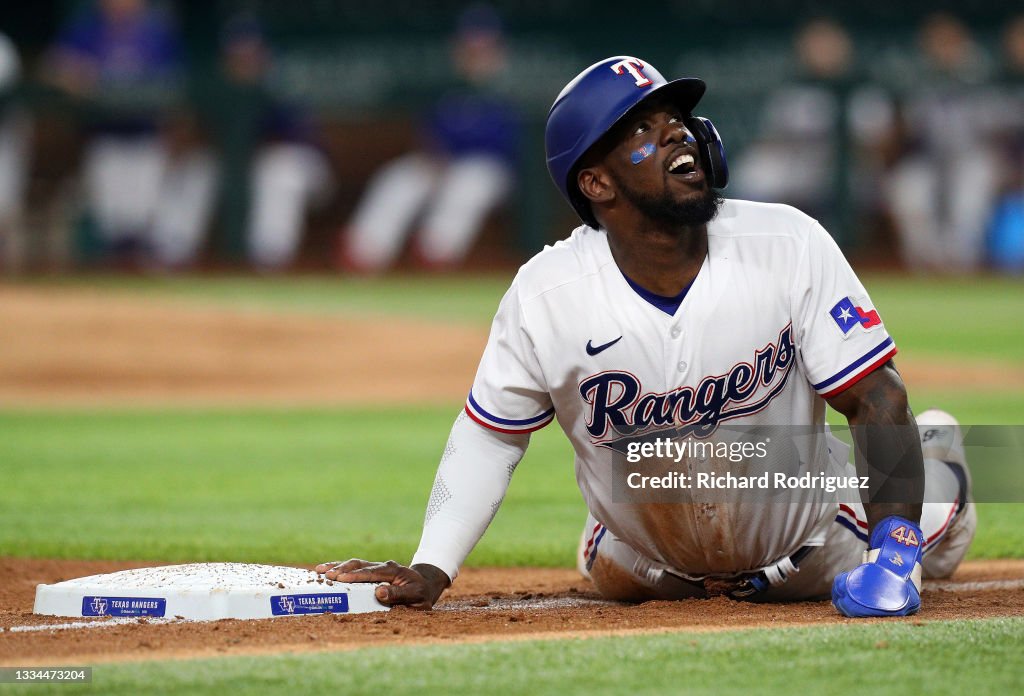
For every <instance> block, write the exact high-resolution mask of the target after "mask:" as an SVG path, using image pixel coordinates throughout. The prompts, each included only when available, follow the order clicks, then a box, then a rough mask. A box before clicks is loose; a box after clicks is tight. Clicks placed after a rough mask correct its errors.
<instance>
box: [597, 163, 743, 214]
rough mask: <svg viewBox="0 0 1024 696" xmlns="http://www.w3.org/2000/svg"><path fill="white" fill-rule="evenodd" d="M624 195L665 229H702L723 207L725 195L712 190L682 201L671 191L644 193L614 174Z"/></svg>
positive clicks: (613, 176)
mask: <svg viewBox="0 0 1024 696" xmlns="http://www.w3.org/2000/svg"><path fill="white" fill-rule="evenodd" d="M612 178H613V179H615V183H616V185H617V186H618V188H619V191H620V192H621V193H622V195H623V196H624V197H625V198H626V200H628V201H629V202H630V203H632V204H633V207H635V208H636V209H637V210H639V211H640V212H641V213H643V214H644V215H645V216H646V217H648V218H649V219H650V220H651V221H652V222H654V223H656V224H658V225H659V226H664V227H675V226H680V227H700V226H702V225H706V224H707V223H709V222H711V221H712V220H714V219H715V216H716V215H718V209H719V208H720V207H721V206H722V203H723V201H724V200H725V199H724V198H722V194H720V193H719V192H718V191H717V190H715V189H713V188H709V189H707V190H706V191H702V192H701V193H700V194H699V195H696V196H689V197H687V198H685V199H683V200H679V199H677V198H674V197H673V196H672V193H671V192H670V191H669V190H667V189H666V190H663V191H662V192H661V193H660V194H646V193H641V192H640V191H637V190H635V189H633V188H631V187H630V186H629V184H627V183H626V182H625V181H622V180H620V179H619V177H617V176H615V174H614V173H613V174H612Z"/></svg>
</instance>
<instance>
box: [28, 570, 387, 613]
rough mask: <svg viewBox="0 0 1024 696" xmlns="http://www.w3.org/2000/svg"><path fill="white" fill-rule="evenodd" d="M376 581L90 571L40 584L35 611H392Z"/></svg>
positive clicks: (272, 573)
mask: <svg viewBox="0 0 1024 696" xmlns="http://www.w3.org/2000/svg"><path fill="white" fill-rule="evenodd" d="M376 587H377V585H376V584H372V583H358V584H347V583H340V582H331V581H329V580H325V579H324V578H323V577H322V576H319V575H317V574H316V573H314V572H313V571H311V570H304V569H302V568H291V567H288V566H270V565H255V564H252V563H189V564H186V565H172V566H160V567H157V568H137V569H134V570H122V571H120V572H117V573H106V574H104V575H90V576H88V577H84V578H76V579H75V580H65V581H64V582H58V583H56V584H53V585H37V586H36V603H35V608H34V611H35V613H36V614H44V615H46V616H68V617H96V616H114V617H155V618H160V617H163V618H175V619H191V620H193V621H213V620H215V619H269V618H272V617H275V616H297V615H301V614H325V613H327V612H330V613H332V614H361V613H364V612H370V611H387V610H388V607H386V606H384V605H383V604H381V603H380V602H378V601H377V599H376V597H374V596H373V590H374V588H376Z"/></svg>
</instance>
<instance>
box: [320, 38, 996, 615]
mask: <svg viewBox="0 0 1024 696" xmlns="http://www.w3.org/2000/svg"><path fill="white" fill-rule="evenodd" d="M704 89H705V85H704V83H703V82H702V81H701V80H698V79H694V78H683V79H678V80H674V81H671V82H668V81H666V80H665V79H664V78H663V77H662V76H661V74H660V73H659V72H658V71H657V70H655V69H654V68H653V67H652V66H651V65H650V64H649V63H647V62H646V61H643V60H640V59H638V58H635V57H630V56H615V57H612V58H608V59H606V60H603V61H600V62H598V63H595V64H594V65H592V66H590V67H589V68H587V69H586V70H584V71H583V72H582V73H581V74H580V75H578V76H577V77H576V78H575V79H573V80H572V81H571V82H570V83H569V84H568V85H567V86H566V87H565V88H564V89H563V90H562V92H561V94H560V95H559V96H558V98H557V99H556V100H555V103H554V105H553V106H552V108H551V111H550V113H549V115H548V120H547V126H546V133H545V136H546V146H547V162H548V169H549V171H550V173H551V175H552V177H553V178H554V181H555V184H556V185H557V187H558V189H559V191H561V193H562V195H563V196H564V197H565V198H566V200H567V201H568V202H569V204H570V205H571V206H572V207H573V209H574V210H575V211H576V212H577V213H578V214H579V216H580V218H581V219H582V221H583V223H584V224H583V225H582V226H580V227H578V228H577V229H576V230H574V231H573V233H572V235H571V236H570V237H569V238H568V239H565V240H563V241H561V242H558V243H557V244H555V245H554V246H552V247H548V248H545V249H544V250H543V251H542V252H540V253H539V254H537V256H535V257H534V258H533V259H532V260H530V261H529V262H528V263H527V264H526V265H524V266H523V267H522V268H521V269H520V271H519V273H518V275H517V276H516V278H515V280H514V281H513V283H512V286H511V288H509V290H508V292H507V293H506V294H505V297H504V298H503V299H502V301H501V304H500V306H499V308H498V312H497V315H496V317H495V319H494V323H493V326H492V328H491V334H490V340H489V342H488V344H487V347H486V349H485V350H484V354H483V357H482V359H481V362H480V366H479V368H478V371H477V374H476V379H475V381H474V383H473V386H472V389H471V391H470V393H469V397H468V399H467V402H466V406H465V410H464V412H463V413H461V414H460V415H459V417H458V418H457V419H456V421H455V424H454V426H453V428H452V432H451V436H450V439H449V441H448V444H447V446H446V447H445V450H444V454H443V456H442V458H441V463H440V466H439V468H438V472H437V476H436V479H435V482H434V487H433V491H432V493H431V496H430V500H429V503H428V505H427V511H426V519H425V522H424V529H423V536H422V539H421V541H420V545H419V549H418V550H417V552H416V554H415V556H414V557H413V559H412V564H411V566H410V567H406V566H402V565H399V564H397V563H395V562H394V561H389V562H387V563H372V562H367V561H362V560H358V559H352V560H349V561H345V562H333V563H324V564H322V565H320V566H318V567H317V571H318V572H321V573H326V575H327V577H328V578H330V579H335V580H339V581H343V582H359V581H367V582H383V583H385V584H383V585H381V586H380V587H379V588H378V589H377V591H376V592H377V596H378V598H379V599H380V600H381V601H382V602H384V603H386V604H404V605H409V606H413V607H419V608H429V607H431V606H432V605H433V604H434V602H436V601H437V599H438V597H439V596H440V595H441V593H442V592H443V591H444V589H445V588H446V587H448V586H449V585H450V583H451V582H452V581H453V580H454V579H455V577H456V575H457V573H458V570H459V566H460V565H461V564H462V562H463V561H464V560H465V558H466V556H467V555H468V554H469V552H470V550H471V549H472V548H473V546H474V545H475V544H476V543H477V541H478V540H479V539H480V537H481V536H482V535H483V533H484V530H485V529H486V527H487V525H488V524H489V523H490V521H491V519H492V518H493V516H494V514H495V512H496V511H497V509H498V506H499V505H500V504H501V501H502V498H503V496H504V494H505V491H506V488H507V486H508V483H509V481H510V479H511V477H512V475H513V473H514V472H515V469H516V466H517V464H518V463H519V461H520V459H521V458H522V456H523V454H524V452H525V450H526V447H527V444H528V442H529V438H530V433H531V432H533V431H534V430H537V429H539V428H542V427H544V426H545V425H547V424H548V423H550V422H551V421H553V420H557V421H558V424H559V426H560V427H561V428H562V430H563V432H565V434H566V436H567V437H568V438H569V440H570V441H571V442H572V445H573V449H574V450H575V469H576V478H577V482H578V484H579V487H580V491H581V492H582V494H583V498H584V500H585V501H586V504H587V508H588V510H589V516H588V519H587V522H586V525H585V528H584V534H583V542H582V544H581V547H580V564H581V567H582V570H583V571H584V572H585V574H587V575H588V576H589V577H590V578H591V580H592V581H593V582H594V585H595V586H596V588H597V589H598V590H599V591H600V592H601V593H602V594H603V595H604V596H606V597H609V598H612V599H619V600H627V601H644V600H647V599H656V598H657V599H681V598H688V597H705V596H708V595H713V594H726V595H729V596H731V597H734V598H738V599H747V600H755V601H779V600H795V599H815V598H824V597H828V596H830V595H831V597H832V601H833V603H834V604H835V606H836V608H837V609H838V610H839V611H840V612H841V613H843V614H845V615H847V616H889V615H907V614H912V613H914V612H916V611H917V610H918V608H919V607H920V590H921V578H922V576H946V575H948V574H950V573H951V572H952V571H953V570H954V569H955V567H956V565H957V564H958V563H959V561H960V560H961V559H962V557H963V555H964V553H965V552H966V550H967V547H968V545H969V544H970V541H971V538H972V537H973V533H974V528H975V524H976V522H975V520H976V518H975V512H974V507H973V503H972V502H970V498H969V496H970V492H969V478H968V473H967V466H966V461H965V459H964V452H963V446H962V438H961V435H960V431H959V427H958V425H957V423H956V421H955V420H954V419H953V418H952V417H951V416H949V415H948V414H946V413H944V412H941V411H928V412H925V413H923V414H921V415H920V416H919V417H918V419H917V422H915V419H914V416H913V414H912V413H911V412H910V409H909V407H908V405H907V395H906V391H905V389H904V386H903V383H902V381H901V379H900V376H899V374H898V373H897V371H896V369H895V367H894V365H893V362H892V359H893V356H894V355H895V354H896V346H895V344H894V342H893V339H892V337H890V336H889V333H888V332H887V330H886V328H885V325H884V324H883V323H882V319H881V317H880V316H879V314H878V312H877V310H875V309H874V308H873V305H872V303H871V300H870V299H869V297H868V295H867V293H866V292H865V290H864V288H863V286H862V285H861V283H860V282H859V280H858V279H857V277H856V275H855V274H854V273H853V271H852V269H851V268H850V266H849V264H848V263H847V262H846V260H845V259H844V258H843V255H842V253H841V252H840V251H839V249H838V247H837V246H836V245H835V243H834V242H833V241H832V239H831V238H830V237H829V235H828V234H827V233H826V231H825V230H824V229H822V227H821V226H820V225H819V224H818V223H817V222H815V221H814V220H813V219H811V218H809V217H807V216H805V215H803V214H802V213H800V212H799V211H797V210H795V209H793V208H790V207H788V206H783V205H773V204H763V203H752V202H747V201H739V200H723V199H722V198H721V196H720V195H719V193H718V191H717V189H720V188H722V187H724V186H725V185H726V183H727V181H728V169H727V165H726V159H725V150H724V147H723V145H722V141H721V139H720V138H719V136H718V133H717V131H716V130H715V128H714V126H713V125H712V123H711V122H710V121H708V120H707V119H704V118H701V117H698V116H694V115H693V114H692V112H693V109H694V107H695V106H696V105H697V103H698V101H699V100H700V98H701V96H702V95H703V93H704ZM826 404H828V405H830V406H831V407H832V408H834V409H835V410H836V411H838V412H840V413H842V414H843V415H844V416H846V418H847V419H848V421H849V423H850V425H851V426H852V427H853V433H854V441H855V444H856V454H857V457H856V465H854V464H851V463H848V462H847V457H848V448H847V447H846V446H845V445H843V444H842V443H841V442H840V441H839V440H837V439H836V438H835V437H833V436H832V435H831V434H830V433H829V432H828V430H827V428H826V425H825V406H826ZM919 425H920V426H922V428H923V429H924V433H923V434H921V432H920V430H919V427H918V426H919ZM780 426H783V427H782V428H781V430H782V431H785V430H786V429H787V428H788V429H789V430H790V431H792V432H793V433H794V434H793V435H792V437H790V438H788V439H787V438H785V437H783V438H779V439H781V440H783V441H784V442H782V443H779V442H778V441H776V442H775V443H774V444H773V443H771V442H767V440H769V439H770V438H764V439H762V440H761V441H759V442H756V443H755V442H754V441H753V439H752V438H755V436H756V434H757V433H758V432H762V431H764V432H767V431H768V430H765V429H769V430H770V431H771V432H779V428H780ZM794 426H797V427H794ZM772 428H774V429H775V430H771V429H772ZM797 431H799V435H798V434H797ZM737 432H739V433H740V434H741V435H740V436H739V437H740V439H743V438H746V441H745V442H740V441H738V440H737V439H736V438H737V435H736V433H737ZM700 443H704V444H707V445H711V446H712V449H711V452H710V455H709V454H708V452H707V450H704V451H703V453H702V454H700V455H695V454H694V450H695V449H696V445H697V444H700ZM734 445H740V448H739V449H736V450H734V449H732V447H733V446H734ZM922 445H923V449H922ZM720 446H725V448H726V449H725V450H721V449H718V448H719V447H720ZM747 446H750V449H748V448H747ZM688 447H689V448H691V449H686V448H688ZM666 451H667V454H666ZM733 455H736V456H733ZM645 456H646V457H647V458H646V459H645V458H644V457H645ZM765 462H768V464H767V469H766V468H765V466H766V464H765ZM793 465H795V466H796V470H797V471H799V472H804V476H802V477H798V476H793V477H789V476H787V475H786V473H785V472H791V471H794V469H793V468H792V466H793ZM773 468H775V469H779V470H781V471H782V479H783V481H782V483H781V484H778V483H776V484H775V485H770V486H768V487H767V489H765V488H763V487H762V490H760V491H758V492H757V493H758V494H757V495H755V494H754V493H755V492H754V491H746V490H730V491H728V493H729V495H717V493H719V491H716V490H712V491H699V490H696V489H697V488H699V486H697V485H696V484H695V483H694V482H695V481H697V480H698V479H700V477H701V476H702V475H703V476H704V477H705V478H704V480H705V482H707V481H708V480H710V481H712V482H722V483H721V486H722V487H724V488H726V489H728V488H730V481H732V482H733V484H735V485H736V486H738V487H739V488H741V489H742V488H743V487H744V485H743V482H746V484H747V485H748V486H749V487H751V488H754V487H755V486H756V484H757V482H759V481H761V480H762V478H763V476H762V475H767V474H773V472H772V471H770V470H771V469H773ZM827 471H840V472H846V473H848V474H850V476H849V477H848V478H849V479H850V480H856V481H857V484H856V485H855V486H853V488H856V490H852V491H851V490H846V491H845V493H846V494H847V495H845V496H844V493H843V492H842V491H839V490H838V489H836V488H835V487H832V486H826V485H824V483H823V482H824V480H825V477H824V473H823V472H827ZM864 472H867V473H868V476H867V477H863V478H862V477H860V476H855V475H854V474H862V473H864ZM819 474H820V475H819ZM837 478H840V477H837ZM865 480H866V483H867V488H862V486H863V485H864V484H865ZM652 481H657V482H658V484H660V485H661V486H662V489H661V490H658V491H652V490H650V488H653V486H654V485H655V484H654V483H652ZM771 481H773V482H774V481H775V478H774V475H773V476H772V477H771ZM737 482H738V483H737ZM801 482H802V483H801ZM819 483H820V484H821V485H818V484H819ZM676 484H678V485H676ZM666 489H669V490H666ZM655 493H656V495H650V497H647V498H645V497H644V495H645V494H655ZM851 495H852V498H851V497H850V496H851ZM862 498H863V499H864V502H863V503H862V502H861V499H862Z"/></svg>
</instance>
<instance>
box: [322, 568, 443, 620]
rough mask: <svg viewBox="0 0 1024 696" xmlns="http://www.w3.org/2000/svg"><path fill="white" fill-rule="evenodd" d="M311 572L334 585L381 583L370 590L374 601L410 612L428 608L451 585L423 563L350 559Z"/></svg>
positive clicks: (437, 569)
mask: <svg viewBox="0 0 1024 696" xmlns="http://www.w3.org/2000/svg"><path fill="white" fill-rule="evenodd" d="M315 570H316V572H317V573H320V574H321V575H324V576H326V577H327V579H328V580H334V581H336V582H382V583H385V584H383V585H381V586H380V587H378V588H377V589H376V590H374V596H375V597H376V598H377V601H378V602H380V603H381V604H385V605H387V606H396V605H404V606H407V607H412V608H413V609H430V608H431V607H433V606H434V602H436V601H437V600H438V598H439V597H440V596H441V593H442V592H444V591H445V589H447V587H448V586H449V585H450V584H451V580H450V579H449V577H448V575H447V573H445V572H444V571H443V570H441V569H440V568H436V567H434V566H432V565H427V564H417V565H415V566H413V567H411V568H409V567H406V566H404V565H400V564H398V563H395V562H394V561H387V562H384V563H381V562H378V561H364V560H361V559H358V558H351V559H349V560H347V561H330V562H328V563H321V564H320V565H318V566H317V567H316V569H315Z"/></svg>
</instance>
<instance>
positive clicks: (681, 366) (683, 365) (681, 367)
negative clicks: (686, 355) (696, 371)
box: [676, 360, 686, 372]
mask: <svg viewBox="0 0 1024 696" xmlns="http://www.w3.org/2000/svg"><path fill="white" fill-rule="evenodd" d="M676 367H677V368H679V371H680V372H686V361H685V360H680V361H679V364H678V365H676Z"/></svg>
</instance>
